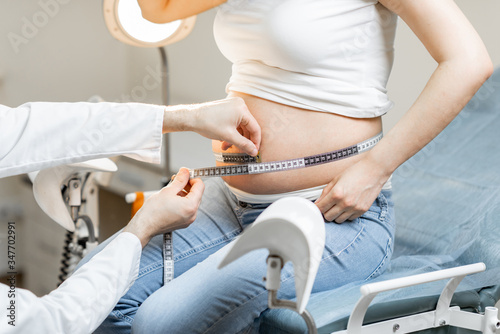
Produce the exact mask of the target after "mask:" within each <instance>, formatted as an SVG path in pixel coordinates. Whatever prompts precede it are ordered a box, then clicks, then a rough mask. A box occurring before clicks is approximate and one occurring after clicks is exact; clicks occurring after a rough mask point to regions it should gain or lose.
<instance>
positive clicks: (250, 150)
mask: <svg viewBox="0 0 500 334" xmlns="http://www.w3.org/2000/svg"><path fill="white" fill-rule="evenodd" d="M228 137H229V138H228V139H227V140H226V141H225V142H224V143H223V145H222V149H223V150H224V148H225V147H227V148H229V147H230V145H229V146H228V145H226V143H229V144H230V143H232V144H234V145H235V146H237V147H238V148H239V149H240V150H242V151H243V152H245V153H246V154H250V155H253V156H256V155H257V153H258V151H259V150H258V148H257V145H255V143H253V142H252V141H251V140H250V139H248V138H245V136H243V135H242V134H240V133H239V131H237V130H236V129H232V130H230V132H229V133H228ZM227 148H226V149H227Z"/></svg>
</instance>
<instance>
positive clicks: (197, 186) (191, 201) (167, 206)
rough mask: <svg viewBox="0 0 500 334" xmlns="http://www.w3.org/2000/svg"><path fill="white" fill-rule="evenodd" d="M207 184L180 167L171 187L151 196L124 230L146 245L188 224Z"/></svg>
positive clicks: (196, 209) (194, 214)
mask: <svg viewBox="0 0 500 334" xmlns="http://www.w3.org/2000/svg"><path fill="white" fill-rule="evenodd" d="M204 189H205V186H204V184H203V182H202V181H201V180H200V179H191V180H190V179H189V171H188V170H187V169H186V168H181V169H180V170H179V172H178V173H177V175H176V177H175V178H174V180H173V181H172V182H170V183H169V184H168V186H166V187H164V188H163V189H162V190H160V191H159V192H158V193H156V194H154V195H152V196H151V197H149V198H148V199H147V200H146V202H145V203H144V205H143V206H142V207H141V209H140V210H139V211H137V213H136V214H135V216H134V217H133V218H132V220H131V221H130V223H129V224H128V225H127V226H126V227H125V229H124V230H123V231H124V232H131V233H133V234H135V235H136V236H137V237H138V238H139V240H141V244H142V247H144V246H146V245H147V244H148V242H149V240H151V238H152V237H154V236H155V235H158V234H162V233H166V232H171V231H174V230H177V229H181V228H186V227H188V226H189V225H190V224H191V223H192V222H193V221H194V220H195V218H196V212H197V211H198V206H199V205H200V202H201V197H202V195H203V191H204Z"/></svg>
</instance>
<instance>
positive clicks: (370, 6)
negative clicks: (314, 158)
mask: <svg viewBox="0 0 500 334" xmlns="http://www.w3.org/2000/svg"><path fill="white" fill-rule="evenodd" d="M394 28H395V17H394V16H393V15H392V14H390V13H389V12H388V11H387V10H386V9H385V8H384V7H382V6H381V5H379V4H377V1H374V0H229V1H228V2H227V3H226V4H224V5H222V6H221V7H220V9H219V12H218V13H217V17H216V20H215V24H214V35H215V39H216V42H217V44H218V46H219V48H220V50H221V52H222V53H223V54H224V55H225V56H226V58H228V59H229V60H230V61H231V62H232V63H233V73H232V76H231V79H230V81H229V83H228V85H227V91H228V93H229V95H230V96H240V97H242V98H243V99H244V100H245V102H246V103H247V106H248V107H249V109H250V111H251V113H252V114H253V115H254V116H255V118H256V119H257V121H258V122H259V124H260V126H261V128H262V134H263V136H262V142H261V150H260V153H261V158H262V161H264V162H266V161H276V160H284V159H292V158H300V157H304V156H308V155H312V154H319V153H325V152H328V151H333V150H336V149H340V148H344V147H346V146H350V145H353V144H356V143H358V142H361V141H363V140H366V139H368V138H370V137H372V136H374V135H376V134H377V133H379V132H380V131H381V128H382V125H381V119H380V116H381V115H383V114H384V113H385V112H387V110H388V109H389V108H390V107H391V105H392V104H391V102H390V100H389V99H388V97H387V94H386V91H385V85H386V81H387V78H388V75H389V72H390V68H391V65H392V56H393V49H392V47H393V39H394ZM220 145H221V143H220V142H217V141H214V142H213V150H214V152H221V148H220ZM227 152H238V151H237V149H236V148H231V149H230V150H229V151H227ZM361 156H362V155H359V156H355V157H351V158H349V159H345V160H342V161H338V162H334V163H330V164H326V165H322V166H316V167H310V168H306V169H300V170H293V171H286V172H276V173H269V174H258V175H245V176H231V177H225V178H224V180H225V181H226V182H227V183H228V184H229V185H231V186H233V187H235V188H238V189H240V190H243V191H246V192H249V193H253V194H273V193H274V194H276V193H282V192H289V191H295V190H299V189H306V188H310V187H315V186H319V185H323V184H327V183H328V182H330V181H331V180H332V179H333V178H334V177H335V176H336V175H338V174H339V173H341V172H342V171H343V170H345V169H346V168H347V167H349V166H350V165H352V164H353V163H355V162H356V161H358V160H359V159H360V158H361ZM218 165H223V164H222V163H218Z"/></svg>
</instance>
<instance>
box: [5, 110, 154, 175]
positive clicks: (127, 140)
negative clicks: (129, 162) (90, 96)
mask: <svg viewBox="0 0 500 334" xmlns="http://www.w3.org/2000/svg"><path fill="white" fill-rule="evenodd" d="M163 112H164V107H162V106H157V105H149V104H141V103H108V102H103V103H87V102H78V103H49V102H31V103H26V104H23V105H21V106H19V107H17V108H9V107H6V106H3V105H0V178H1V177H5V176H10V175H15V174H21V173H27V172H31V171H36V170H40V169H44V168H48V167H52V166H55V165H62V164H69V163H75V162H81V161H86V160H91V159H97V158H105V157H110V156H117V155H126V156H129V157H132V158H135V159H138V160H141V161H145V162H150V163H159V162H160V160H161V159H160V151H161V137H162V126H163Z"/></svg>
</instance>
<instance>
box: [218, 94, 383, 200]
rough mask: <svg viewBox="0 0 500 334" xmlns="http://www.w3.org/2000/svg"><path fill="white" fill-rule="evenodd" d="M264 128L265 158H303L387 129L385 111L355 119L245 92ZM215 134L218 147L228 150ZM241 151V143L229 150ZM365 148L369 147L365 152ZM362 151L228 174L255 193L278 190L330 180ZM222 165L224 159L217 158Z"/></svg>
mask: <svg viewBox="0 0 500 334" xmlns="http://www.w3.org/2000/svg"><path fill="white" fill-rule="evenodd" d="M230 96H240V97H242V98H243V99H244V100H245V102H246V104H247V106H248V108H249V110H250V112H251V113H252V114H253V116H254V117H255V118H256V119H257V122H258V123H259V125H260V126H261V128H262V141H261V149H260V156H261V159H262V161H263V162H267V161H276V160H286V159H293V158H301V157H305V156H308V155H313V154H319V153H325V152H329V151H334V150H336V149H340V148H344V147H347V146H351V145H353V144H356V143H359V142H361V141H363V140H365V139H368V138H370V137H373V136H374V135H376V134H377V133H379V132H380V131H381V129H382V123H381V119H380V117H375V118H361V119H355V118H350V117H345V116H340V115H336V114H331V113H323V112H315V111H309V110H304V109H298V108H294V107H290V106H285V105H282V104H278V103H275V102H272V101H268V100H264V99H261V98H258V97H255V96H250V95H245V94H241V93H231V94H230ZM221 144H222V143H221V142H220V141H216V140H214V141H213V142H212V149H213V151H214V152H224V151H222V149H221ZM225 152H227V153H234V152H238V153H239V152H241V151H240V150H238V149H237V148H236V147H234V146H233V147H231V148H230V149H229V150H227V151H225ZM363 154H364V153H363ZM363 154H360V155H358V156H354V157H351V158H348V159H344V160H340V161H337V162H333V163H330V164H324V165H320V166H315V167H310V168H305V169H296V170H290V171H285V172H276V173H267V174H254V175H240V176H229V177H224V178H223V179H224V181H226V182H227V183H228V184H229V185H230V186H232V187H235V188H238V189H240V190H243V191H245V192H249V193H252V194H278V193H283V192H289V191H295V190H299V189H306V188H310V187H315V186H319V185H323V184H327V183H329V182H330V181H331V180H333V178H334V177H335V176H336V175H338V174H339V173H341V172H342V171H343V170H345V169H346V168H347V167H349V166H351V165H352V164H354V163H356V162H357V161H358V160H359V159H360V158H361V157H362V155H363ZM217 165H218V166H222V165H224V163H220V162H217Z"/></svg>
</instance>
